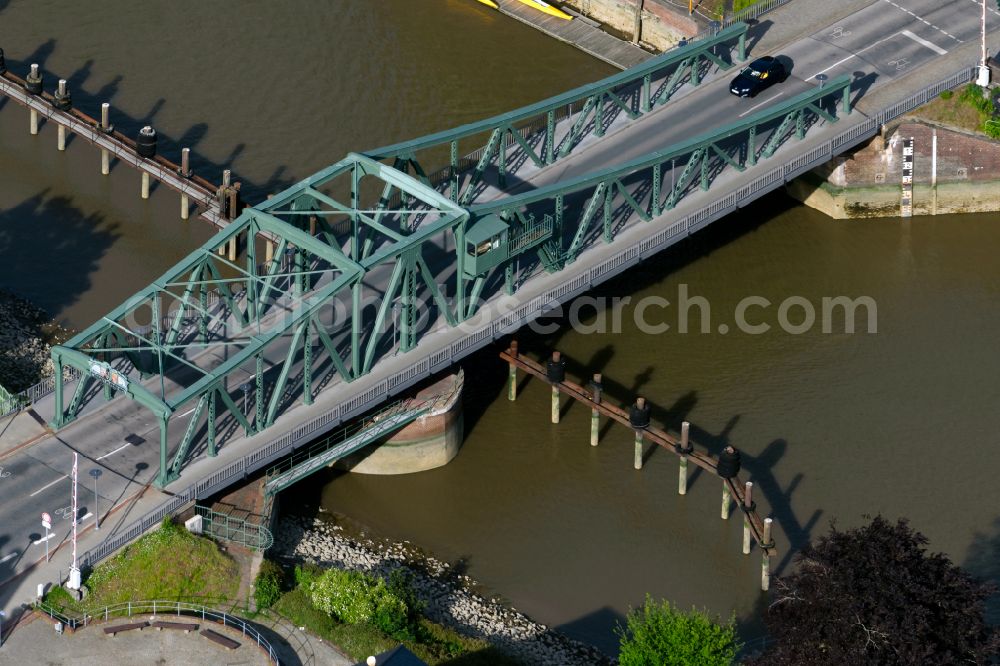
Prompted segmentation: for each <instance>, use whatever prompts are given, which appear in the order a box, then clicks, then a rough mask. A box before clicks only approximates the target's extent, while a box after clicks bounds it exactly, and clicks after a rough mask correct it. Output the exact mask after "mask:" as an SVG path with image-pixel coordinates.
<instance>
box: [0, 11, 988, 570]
mask: <svg viewBox="0 0 1000 666" xmlns="http://www.w3.org/2000/svg"><path fill="white" fill-rule="evenodd" d="M793 6H794V5H793ZM978 7H979V5H978V3H977V2H976V0H946V1H933V0H900V1H899V2H894V1H893V2H891V1H890V0H875V1H874V2H872V3H871V4H870V5H868V6H867V7H866V8H864V9H863V10H861V11H859V12H857V13H855V14H853V15H851V16H850V17H848V18H846V19H843V20H840V21H838V22H837V23H835V24H830V25H826V26H822V27H821V26H818V25H817V30H816V31H815V32H814V33H813V34H812V35H810V36H808V37H804V38H801V39H798V40H797V41H794V42H793V43H791V44H788V45H786V46H785V47H783V48H782V49H780V50H778V51H774V52H772V53H771V54H772V55H779V56H782V57H784V58H786V59H787V61H789V62H790V63H791V64H792V70H791V71H792V74H791V77H790V78H789V79H788V80H787V81H786V82H784V83H781V84H778V85H776V86H774V87H772V88H771V89H769V90H768V91H766V92H765V93H763V94H761V95H760V96H759V97H758V98H756V99H739V98H736V97H734V96H732V95H730V94H729V92H728V83H729V80H730V79H731V78H732V76H733V74H734V73H735V71H732V72H729V73H725V74H721V75H717V76H714V77H713V78H712V80H710V81H708V82H706V83H705V84H703V85H702V86H701V87H699V88H698V89H696V90H693V91H691V92H690V93H688V94H686V95H685V96H683V97H681V98H680V99H678V100H677V101H674V102H671V103H670V104H668V105H667V106H665V107H663V108H661V109H659V110H657V111H656V112H653V113H651V114H648V115H647V116H645V117H644V118H643V119H642V120H641V121H640V122H637V123H634V124H632V125H629V126H628V127H625V128H622V129H616V130H614V131H613V132H612V133H610V134H609V135H608V136H607V137H606V138H604V139H603V140H601V141H595V142H592V143H591V144H590V145H589V147H584V148H582V149H581V150H579V151H578V152H574V154H573V155H571V156H570V157H568V158H566V159H564V160H562V161H560V162H557V163H556V164H555V165H553V166H551V167H547V168H545V169H543V170H541V171H537V170H534V171H535V173H534V174H533V175H531V176H530V182H529V184H528V186H529V187H537V186H539V185H542V184H546V183H550V182H554V181H556V180H559V179H563V178H567V177H571V176H574V175H580V174H583V173H587V172H590V171H593V170H595V169H599V168H605V167H607V166H610V165H612V164H614V163H618V162H624V161H627V160H629V159H632V158H634V157H638V156H640V155H643V154H646V153H648V152H651V151H653V150H656V149H659V148H663V147H664V146H666V145H669V144H671V143H674V142H677V141H679V140H681V139H685V138H689V137H691V136H694V135H696V134H700V133H703V132H704V131H705V130H706V129H707V128H710V127H713V126H718V125H723V124H726V123H728V122H732V121H733V120H736V119H738V118H741V117H745V116H746V115H748V114H750V113H753V112H754V111H756V110H758V109H761V108H764V107H765V106H766V105H768V104H772V103H775V102H777V101H780V100H781V99H783V98H784V99H787V98H789V97H791V96H793V95H795V94H796V93H798V92H801V91H803V90H806V89H808V88H809V87H810V86H813V85H816V75H818V74H825V75H827V76H829V77H830V78H833V77H836V76H838V75H840V74H844V73H847V74H852V75H855V77H856V79H857V80H858V86H857V88H858V89H857V91H856V92H857V95H860V97H861V100H862V101H863V99H864V95H865V94H868V93H869V92H870V91H871V90H874V89H877V88H879V87H881V86H884V85H886V84H888V83H890V82H892V81H894V80H896V79H898V78H899V77H902V76H906V75H908V74H910V73H912V72H914V71H917V70H919V69H920V68H921V67H923V66H924V65H926V64H927V63H930V62H932V61H935V60H938V59H942V58H946V57H947V56H948V54H949V53H950V52H951V51H952V50H953V49H955V48H957V47H959V46H962V45H964V44H968V43H970V42H974V41H975V40H976V39H977V38H978V31H979V11H978V9H977V8H978ZM767 24H768V22H766V21H765V22H762V23H761V25H760V27H758V28H757V30H758V31H760V30H766V29H767ZM987 27H988V29H989V30H991V31H993V30H996V29H998V28H1000V13H998V12H997V11H996V10H993V9H991V10H990V12H989V16H988V26H987ZM760 55H765V53H762V52H751V57H756V56H760ZM959 64H961V63H959V62H956V63H955V67H956V68H957V67H958V66H959ZM928 82H929V81H928ZM855 101H857V99H856V100H855ZM532 170H533V168H532V167H530V165H529V166H528V167H527V168H526V169H525V172H524V173H525V174H531V173H532ZM665 178H669V174H668V175H666V176H665ZM383 277H384V276H380V277H378V278H377V279H376V278H375V277H373V278H372V279H373V281H374V282H380V281H381V280H382V279H383ZM137 287H138V285H137ZM288 343H289V338H288V336H285V337H284V338H283V339H282V340H281V341H280V342H279V343H278V344H275V345H273V346H272V348H271V349H270V350H269V352H268V357H267V365H268V366H269V367H270V366H273V365H274V364H275V363H279V362H281V361H282V360H283V357H284V354H285V350H286V349H287V345H288ZM211 356H212V359H213V360H212V361H211V362H212V364H215V363H218V362H219V361H220V360H221V356H220V352H218V351H213V352H211ZM247 370H249V368H248V369H247ZM292 374H293V376H294V375H295V374H297V369H296V370H295V371H293V373H292ZM244 376H246V377H249V376H250V374H249V372H246V373H244ZM316 381H317V383H318V381H319V377H317V380H316ZM238 383H239V382H238V381H237V382H234V383H233V384H231V386H234V384H238ZM177 388H178V387H177V385H176V384H173V383H172V382H168V383H167V392H168V393H171V392H173V391H176V390H177ZM330 390H336V389H331V387H327V388H326V391H330ZM68 399H69V397H68V395H67V401H68ZM102 402H103V401H102V400H100V399H98V400H96V401H95V403H94V405H92V406H91V407H90V408H89V409H88V411H87V412H85V413H84V415H83V416H82V417H81V418H80V419H79V420H78V421H77V422H76V423H74V424H72V425H70V426H68V427H66V428H64V429H63V430H62V431H60V432H59V433H58V436H56V437H48V438H45V439H43V440H41V441H39V442H38V443H36V444H33V445H32V446H30V447H27V448H25V449H23V450H20V451H17V452H15V453H13V454H11V455H9V456H8V457H6V458H4V459H2V460H0V466H2V469H0V490H2V498H3V501H2V502H0V580H5V579H7V578H9V577H10V576H11V575H12V574H13V573H15V572H17V571H21V570H23V569H24V568H25V566H26V565H27V564H28V563H29V562H33V561H34V560H36V559H38V558H39V557H41V556H42V555H44V552H45V544H44V542H39V539H40V537H41V533H42V530H41V524H40V516H41V513H42V512H43V511H47V512H49V513H50V514H51V515H52V518H53V520H54V524H53V531H54V534H55V536H54V537H53V538H52V539H51V540H50V542H49V543H50V545H55V544H56V543H57V542H59V541H62V540H63V539H65V538H66V536H67V534H68V533H69V531H70V527H71V525H72V523H71V516H70V513H71V509H70V508H69V505H70V500H69V497H70V481H69V479H68V474H69V472H70V468H71V466H72V453H73V451H74V450H75V451H77V452H78V453H79V454H80V468H79V469H80V488H79V493H78V494H79V498H80V509H79V511H78V516H80V517H82V518H83V517H84V516H86V515H87V514H88V513H89V514H93V513H94V495H93V479H92V478H91V477H90V476H89V471H90V470H91V469H95V468H96V469H100V470H101V471H102V474H101V477H100V479H99V480H98V488H99V493H100V498H99V503H100V510H101V513H104V512H105V511H107V509H108V507H109V506H110V505H112V504H116V503H119V502H121V501H123V500H124V499H125V498H128V497H129V496H131V495H132V494H134V493H135V492H137V491H138V490H140V489H141V488H142V487H143V485H145V484H146V483H148V482H149V481H150V480H151V479H152V477H153V476H154V475H155V473H156V470H157V468H158V465H159V460H158V457H159V441H158V438H159V436H158V427H157V424H156V422H155V420H154V419H153V417H152V415H151V414H150V413H149V412H148V411H147V410H145V409H143V408H140V407H139V406H138V405H136V404H134V403H132V402H130V401H127V400H123V399H118V400H116V401H115V402H114V403H113V404H112V405H110V406H108V407H107V408H105V409H100V410H98V409H97V408H98V407H100V406H101V403H102ZM192 407H193V406H190V405H189V406H187V407H185V408H182V410H181V411H180V413H179V414H177V415H175V417H174V418H173V419H172V420H171V424H170V441H171V445H172V446H173V447H176V446H177V444H178V443H179V441H180V438H181V436H182V435H183V433H184V430H185V428H186V426H187V423H188V421H189V419H190V418H191V411H192ZM45 416H50V415H48V414H45ZM294 420H295V414H294V413H289V414H286V416H285V417H284V418H283V419H282V421H281V422H280V424H279V426H281V425H283V426H284V429H288V428H289V426H288V425H287V424H289V423H290V422H294ZM279 430H281V428H276V429H275V434H274V436H278V435H279V434H280V432H279ZM237 435H238V433H237ZM92 520H93V515H91V516H89V517H85V518H83V523H84V524H88V522H89V521H92Z"/></svg>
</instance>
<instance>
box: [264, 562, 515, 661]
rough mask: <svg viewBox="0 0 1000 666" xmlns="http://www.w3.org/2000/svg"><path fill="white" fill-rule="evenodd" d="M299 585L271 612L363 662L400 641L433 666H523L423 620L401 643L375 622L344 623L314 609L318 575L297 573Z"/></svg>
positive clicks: (481, 642)
mask: <svg viewBox="0 0 1000 666" xmlns="http://www.w3.org/2000/svg"><path fill="white" fill-rule="evenodd" d="M296 574H297V575H296V580H297V581H298V583H299V584H298V585H296V587H295V588H294V589H292V590H291V591H288V592H285V593H284V594H282V595H281V598H279V599H278V601H277V603H275V604H274V606H272V608H271V610H272V611H274V612H276V613H279V614H280V615H283V616H284V617H286V618H288V619H289V620H290V621H291V622H293V623H294V624H295V625H296V626H300V627H306V628H307V629H309V631H311V632H313V633H314V634H316V635H317V636H319V637H320V638H322V639H324V640H326V641H329V642H331V643H333V644H334V645H337V646H338V647H340V649H342V650H343V651H344V652H346V653H347V654H348V655H349V656H350V657H351V658H352V659H355V660H357V661H363V660H364V659H365V658H367V657H368V656H369V655H372V654H378V653H380V652H385V651H386V650H390V649H392V648H393V647H395V646H396V645H398V644H399V643H400V642H402V643H403V644H404V645H406V647H407V648H408V649H409V650H410V651H411V652H413V653H414V654H415V655H417V656H418V657H420V658H421V659H423V660H424V661H425V662H427V663H428V664H431V666H434V665H435V664H448V666H519V664H520V662H519V661H517V660H514V659H511V658H510V657H508V656H506V655H504V654H502V653H500V652H499V651H497V650H496V649H495V648H493V647H491V646H490V645H489V644H488V643H486V641H482V640H477V639H474V638H468V637H466V636H462V635H461V634H459V633H457V632H455V631H453V630H451V629H449V628H447V627H444V626H442V625H439V624H436V623H434V622H431V621H430V620H428V619H427V618H420V619H418V620H416V621H415V623H414V624H413V625H412V626H411V627H410V634H411V636H412V637H411V638H409V639H406V640H402V641H400V640H399V639H397V638H393V637H392V636H388V635H387V634H385V633H384V632H383V631H381V630H380V629H379V628H378V627H376V626H375V625H374V624H372V623H371V622H358V623H356V624H343V623H341V622H338V621H337V620H335V619H334V618H333V616H331V615H330V614H328V613H325V612H323V611H321V610H319V609H317V608H316V607H314V606H313V602H312V598H311V595H310V593H309V592H308V591H307V590H308V585H309V583H310V582H313V581H315V580H316V579H317V578H318V575H317V572H316V571H315V570H313V571H305V572H304V571H302V570H299V571H297V572H296Z"/></svg>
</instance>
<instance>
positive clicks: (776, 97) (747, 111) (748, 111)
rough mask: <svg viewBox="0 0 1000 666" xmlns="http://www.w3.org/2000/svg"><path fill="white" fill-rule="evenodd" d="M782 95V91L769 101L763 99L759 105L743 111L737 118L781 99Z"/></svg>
mask: <svg viewBox="0 0 1000 666" xmlns="http://www.w3.org/2000/svg"><path fill="white" fill-rule="evenodd" d="M784 94H785V93H784V91H782V92H780V93H778V94H777V95H775V96H773V97H771V98H769V99H765V100H764V101H763V102H761V103H759V104H754V105H753V106H751V107H750V108H749V109H747V110H746V111H744V112H743V113H741V114H740V115H739V117H740V118H742V117H743V116H745V115H747V114H748V113H751V112H753V110H754V109H757V108H760V107H762V106H764V105H765V104H770V103H771V102H773V101H774V100H776V99H778V98H779V97H781V96H782V95H784Z"/></svg>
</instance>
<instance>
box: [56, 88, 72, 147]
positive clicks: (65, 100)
mask: <svg viewBox="0 0 1000 666" xmlns="http://www.w3.org/2000/svg"><path fill="white" fill-rule="evenodd" d="M55 99H56V107H57V108H59V109H61V110H63V111H66V110H68V109H69V108H70V102H69V93H68V92H67V91H66V79H59V88H58V89H57V90H56V96H55ZM56 149H57V150H59V151H60V152H62V151H65V150H66V127H65V126H64V125H61V124H58V125H56Z"/></svg>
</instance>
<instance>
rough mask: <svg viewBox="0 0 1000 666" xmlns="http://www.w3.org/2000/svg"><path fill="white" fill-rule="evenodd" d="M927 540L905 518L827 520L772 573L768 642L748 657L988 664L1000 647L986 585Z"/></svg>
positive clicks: (782, 664) (773, 664)
mask: <svg viewBox="0 0 1000 666" xmlns="http://www.w3.org/2000/svg"><path fill="white" fill-rule="evenodd" d="M926 544H927V538H926V537H925V536H924V535H922V534H920V533H919V532H916V531H914V530H913V529H912V528H911V527H910V526H909V524H908V523H907V521H906V520H899V521H898V522H896V523H895V524H892V523H891V522H889V521H887V520H885V519H884V518H882V517H881V516H876V517H875V518H874V519H873V520H872V521H871V522H870V523H869V524H868V525H866V526H864V527H860V528H858V529H853V530H846V531H843V532H842V531H839V530H837V529H836V527H835V526H833V527H831V529H830V533H829V534H828V535H826V536H823V537H821V538H820V539H819V543H818V544H816V545H812V544H810V545H808V546H806V547H805V548H804V549H803V550H802V552H801V553H800V554H799V555H798V557H797V558H796V561H797V564H798V567H797V569H796V571H795V572H794V573H792V574H790V575H788V576H783V577H780V578H777V579H776V581H775V587H774V597H773V599H772V603H771V605H770V606H769V608H768V611H767V615H766V618H765V621H766V623H767V627H768V631H769V633H770V635H771V638H772V639H773V643H771V644H770V645H768V647H767V648H766V650H765V651H764V654H762V655H758V656H757V657H755V658H753V659H751V660H749V663H750V664H760V665H761V666H764V665H767V666H800V665H802V664H816V665H827V664H829V665H831V666H832V665H834V664H836V665H837V666H853V665H855V664H857V665H861V664H864V665H865V666H868V665H870V664H893V665H895V664H900V665H902V664H906V665H907V666H909V665H910V664H989V663H991V660H992V659H995V658H996V657H997V656H998V655H1000V629H998V628H996V627H991V626H989V625H988V624H987V623H986V620H985V617H984V605H985V604H984V602H985V600H986V599H987V598H988V597H989V596H990V594H991V593H992V592H993V591H994V588H993V586H991V585H988V584H984V583H981V582H979V581H977V580H976V579H975V578H972V577H971V576H970V575H969V574H967V573H966V572H965V571H963V570H962V569H961V568H959V567H957V566H955V565H954V564H952V563H951V561H950V560H949V559H948V558H947V557H945V556H944V555H942V554H940V553H932V554H928V553H927V552H926V549H925V548H924V546H925V545H926Z"/></svg>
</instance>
